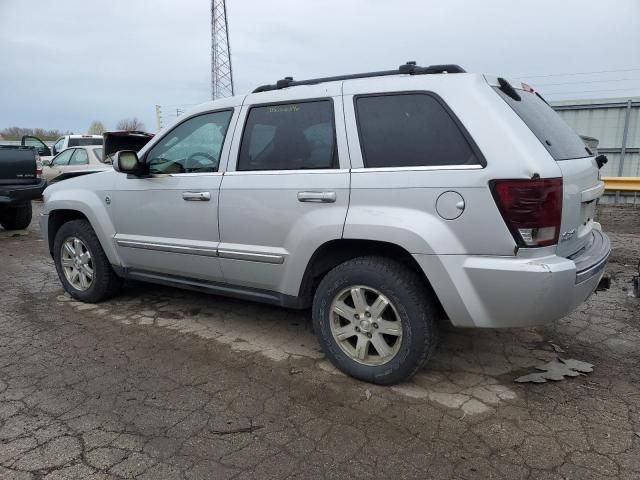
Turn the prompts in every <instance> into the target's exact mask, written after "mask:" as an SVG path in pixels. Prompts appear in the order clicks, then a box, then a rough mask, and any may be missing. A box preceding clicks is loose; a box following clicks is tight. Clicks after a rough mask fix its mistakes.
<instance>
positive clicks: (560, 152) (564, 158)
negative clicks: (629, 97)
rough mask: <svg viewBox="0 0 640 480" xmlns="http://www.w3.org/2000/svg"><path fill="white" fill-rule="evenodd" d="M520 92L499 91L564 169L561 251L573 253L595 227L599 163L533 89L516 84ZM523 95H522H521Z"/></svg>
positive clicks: (599, 192)
mask: <svg viewBox="0 0 640 480" xmlns="http://www.w3.org/2000/svg"><path fill="white" fill-rule="evenodd" d="M513 87H514V88H515V89H516V91H517V95H516V96H515V98H514V96H511V95H508V94H507V93H505V91H504V90H503V89H501V88H500V87H499V86H494V89H495V91H496V92H497V94H498V95H500V97H501V98H502V99H503V100H504V101H505V102H507V104H509V106H510V107H511V108H512V109H513V110H514V111H515V112H516V113H517V114H518V116H519V117H520V118H521V119H522V120H523V121H524V123H525V124H526V125H527V126H528V127H529V129H530V130H531V131H532V132H533V134H534V135H535V136H536V137H537V138H538V140H540V143H542V145H543V146H544V147H545V148H546V149H547V152H548V153H549V155H551V156H552V157H553V159H554V160H555V161H556V162H557V164H558V167H560V170H561V172H562V189H563V203H562V223H561V227H560V238H559V239H558V248H557V253H558V255H561V256H569V255H571V254H573V253H575V252H577V251H578V250H580V249H581V248H582V247H584V246H585V245H586V244H587V242H588V241H589V240H590V238H591V230H592V229H593V227H594V216H595V209H596V200H597V199H598V197H600V196H601V195H602V193H603V192H604V183H603V182H602V181H601V180H600V178H599V174H598V173H599V170H598V165H597V163H596V161H595V158H594V156H593V154H592V152H591V151H590V150H589V149H588V148H587V146H586V145H585V144H584V142H583V141H582V139H581V138H580V137H579V136H578V134H577V133H576V132H575V131H574V130H573V129H572V128H571V127H570V126H569V125H567V123H566V122H565V121H564V120H562V118H560V116H559V115H558V114H557V113H556V112H555V111H554V110H553V109H552V108H551V107H550V106H549V105H548V104H547V103H546V101H544V100H543V99H542V97H540V96H539V95H538V94H537V93H535V92H533V91H532V90H531V89H529V88H527V89H526V90H525V89H524V88H521V87H522V85H515V84H514V85H513ZM518 97H519V98H518Z"/></svg>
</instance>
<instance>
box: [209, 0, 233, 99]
mask: <svg viewBox="0 0 640 480" xmlns="http://www.w3.org/2000/svg"><path fill="white" fill-rule="evenodd" d="M211 95H212V97H213V99H214V100H215V99H216V98H221V97H229V96H231V95H233V73H232V70H231V47H230V46H229V24H228V23H227V5H226V2H225V0H211Z"/></svg>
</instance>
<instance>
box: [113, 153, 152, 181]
mask: <svg viewBox="0 0 640 480" xmlns="http://www.w3.org/2000/svg"><path fill="white" fill-rule="evenodd" d="M113 169H114V170H115V171H116V172H121V173H127V174H129V175H135V176H137V177H139V176H141V175H142V174H143V173H144V168H143V165H142V163H140V160H139V159H138V154H137V153H136V152H134V151H133V150H121V151H119V152H116V154H115V155H114V156H113Z"/></svg>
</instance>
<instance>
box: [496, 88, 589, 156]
mask: <svg viewBox="0 0 640 480" xmlns="http://www.w3.org/2000/svg"><path fill="white" fill-rule="evenodd" d="M493 88H494V90H495V91H496V92H497V93H498V95H500V97H502V99H503V100H504V101H505V102H507V103H508V104H509V106H510V107H511V108H512V109H513V110H514V111H515V112H516V113H517V114H518V116H519V117H520V118H521V119H522V121H523V122H524V123H526V125H527V126H528V127H529V129H530V130H531V131H532V132H533V134H534V135H535V136H536V137H538V140H540V143H542V145H543V146H544V148H546V149H547V151H548V152H549V153H550V154H551V156H552V157H553V158H554V159H555V160H571V159H573V158H584V157H590V156H591V153H590V152H589V150H587V147H586V145H585V144H584V142H583V141H582V140H581V139H580V137H579V136H578V134H577V133H576V132H574V131H573V129H572V128H571V127H570V126H569V125H567V124H566V123H565V121H564V120H562V118H560V115H558V114H557V113H556V112H555V111H554V110H553V109H552V108H551V107H550V106H549V105H548V104H547V102H545V101H544V100H543V99H542V97H540V96H539V95H537V94H535V93H532V92H526V91H524V90H518V95H519V96H520V98H521V99H520V100H515V99H514V98H512V97H510V96H509V95H507V94H506V93H504V92H503V91H502V90H500V87H493Z"/></svg>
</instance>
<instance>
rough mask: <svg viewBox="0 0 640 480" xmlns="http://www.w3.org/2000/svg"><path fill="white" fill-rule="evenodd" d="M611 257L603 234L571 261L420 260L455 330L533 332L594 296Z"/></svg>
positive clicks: (444, 257)
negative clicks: (516, 329) (522, 329)
mask: <svg viewBox="0 0 640 480" xmlns="http://www.w3.org/2000/svg"><path fill="white" fill-rule="evenodd" d="M610 252H611V245H610V242H609V238H608V237H607V236H606V235H605V234H604V233H602V232H601V231H599V230H594V231H593V232H592V238H591V239H590V242H589V243H588V244H587V246H586V247H585V248H583V249H582V250H581V251H579V252H577V253H576V254H574V255H572V257H571V258H563V257H559V256H556V255H548V256H545V257H541V258H533V259H532V258H519V257H494V256H472V255H414V257H415V259H416V261H417V262H418V263H419V264H420V266H421V267H422V268H423V270H424V272H425V274H426V275H427V278H429V280H430V282H431V284H432V286H433V289H434V290H435V293H436V295H437V296H438V299H439V300H440V302H441V303H442V306H443V307H444V309H445V311H446V312H447V315H448V316H449V318H450V320H451V322H452V323H453V324H454V325H455V326H459V327H481V328H504V327H529V326H535V325H541V324H544V323H547V322H551V321H554V320H558V319H560V318H562V317H564V316H565V315H567V314H569V313H571V312H572V311H573V310H575V309H576V308H577V307H578V306H579V305H580V304H581V303H583V302H584V301H585V300H586V299H587V298H589V296H590V295H591V294H592V293H593V292H594V290H595V289H596V287H597V286H598V283H599V281H600V278H601V277H602V274H603V273H604V267H605V265H606V263H607V260H608V258H609V254H610Z"/></svg>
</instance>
